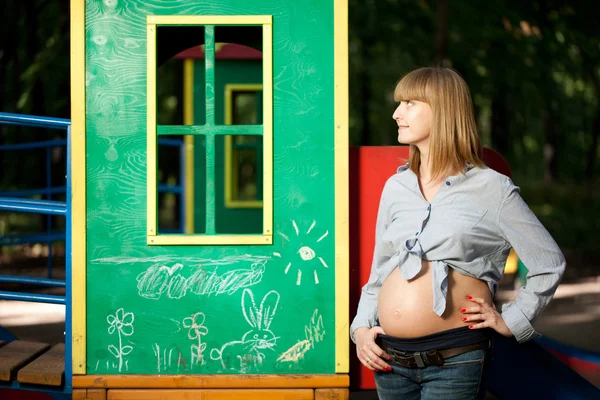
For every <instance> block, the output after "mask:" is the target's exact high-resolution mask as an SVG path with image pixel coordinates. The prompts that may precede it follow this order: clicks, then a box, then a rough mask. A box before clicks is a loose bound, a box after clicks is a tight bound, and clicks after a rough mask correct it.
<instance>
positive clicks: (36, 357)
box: [0, 340, 65, 387]
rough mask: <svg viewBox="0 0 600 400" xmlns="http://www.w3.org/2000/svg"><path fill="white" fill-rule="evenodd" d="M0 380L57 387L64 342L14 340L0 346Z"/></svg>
mask: <svg viewBox="0 0 600 400" xmlns="http://www.w3.org/2000/svg"><path fill="white" fill-rule="evenodd" d="M0 346H1V347H0V381H5V382H8V381H13V380H17V381H18V382H20V383H25V384H35V385H45V386H53V387H60V386H62V385H63V382H64V373H65V345H64V343H60V344H57V345H55V346H52V347H51V346H50V345H49V344H47V343H36V342H26V341H21V340H15V341H13V342H10V343H8V344H6V345H3V346H2V345H0Z"/></svg>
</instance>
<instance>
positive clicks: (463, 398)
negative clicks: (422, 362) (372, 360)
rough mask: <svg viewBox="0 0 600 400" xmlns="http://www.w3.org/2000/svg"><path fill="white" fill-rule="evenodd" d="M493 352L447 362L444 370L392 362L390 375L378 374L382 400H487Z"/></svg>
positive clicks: (476, 352) (451, 359)
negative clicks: (488, 376) (488, 375)
mask: <svg viewBox="0 0 600 400" xmlns="http://www.w3.org/2000/svg"><path fill="white" fill-rule="evenodd" d="M490 362H491V349H477V350H473V351H469V352H467V353H463V354H459V355H457V356H454V357H450V358H447V359H446V360H445V361H444V364H443V365H441V366H439V367H438V366H436V365H428V366H426V367H425V368H406V367H402V366H399V365H398V364H396V363H394V362H393V361H389V362H388V364H389V365H390V366H391V367H392V371H390V372H375V383H376V384H377V395H378V396H379V400H396V399H400V400H418V399H422V400H467V399H484V398H485V394H486V382H487V371H488V370H489V365H490Z"/></svg>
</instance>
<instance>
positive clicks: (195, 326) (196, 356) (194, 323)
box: [183, 312, 208, 365]
mask: <svg viewBox="0 0 600 400" xmlns="http://www.w3.org/2000/svg"><path fill="white" fill-rule="evenodd" d="M205 319H206V317H205V316H204V314H203V313H201V312H197V313H196V314H194V315H192V316H191V317H187V318H184V320H183V326H184V327H185V328H188V329H189V330H188V338H189V339H190V340H197V341H198V344H197V345H196V344H193V345H192V346H191V347H190V353H191V360H192V364H194V365H198V364H206V361H205V360H204V355H203V353H204V350H206V343H202V336H204V335H206V334H207V333H208V328H206V327H205V326H204V320H205Z"/></svg>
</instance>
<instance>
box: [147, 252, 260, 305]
mask: <svg viewBox="0 0 600 400" xmlns="http://www.w3.org/2000/svg"><path fill="white" fill-rule="evenodd" d="M266 262H267V261H266V259H259V260H258V261H254V262H252V263H251V264H250V265H249V266H247V267H242V268H236V269H230V270H227V269H224V270H222V269H221V268H222V267H219V266H212V267H196V268H188V270H189V269H192V270H193V272H192V273H191V275H190V276H188V277H185V276H184V275H182V273H181V272H183V269H184V266H183V265H182V264H179V263H177V264H174V265H173V266H171V267H168V266H166V265H162V264H154V265H152V266H150V267H149V268H148V269H147V270H146V271H144V272H142V273H140V274H139V275H138V276H137V282H138V284H137V288H138V294H139V295H140V296H142V297H144V298H146V299H150V300H158V299H160V298H161V297H162V296H163V295H165V296H167V297H168V298H170V299H181V298H183V297H184V296H185V295H187V294H190V293H191V294H195V295H199V296H210V295H223V294H226V295H232V294H234V293H236V292H237V291H238V290H240V289H243V288H247V287H250V286H254V285H256V284H257V283H259V282H261V281H262V278H263V274H264V272H265V264H266ZM223 268H224V267H223Z"/></svg>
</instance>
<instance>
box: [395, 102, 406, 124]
mask: <svg viewBox="0 0 600 400" xmlns="http://www.w3.org/2000/svg"><path fill="white" fill-rule="evenodd" d="M401 108H402V104H399V105H398V107H396V110H394V113H393V114H392V118H393V119H394V120H395V121H398V120H399V119H404V116H403V113H402V109H401Z"/></svg>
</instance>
